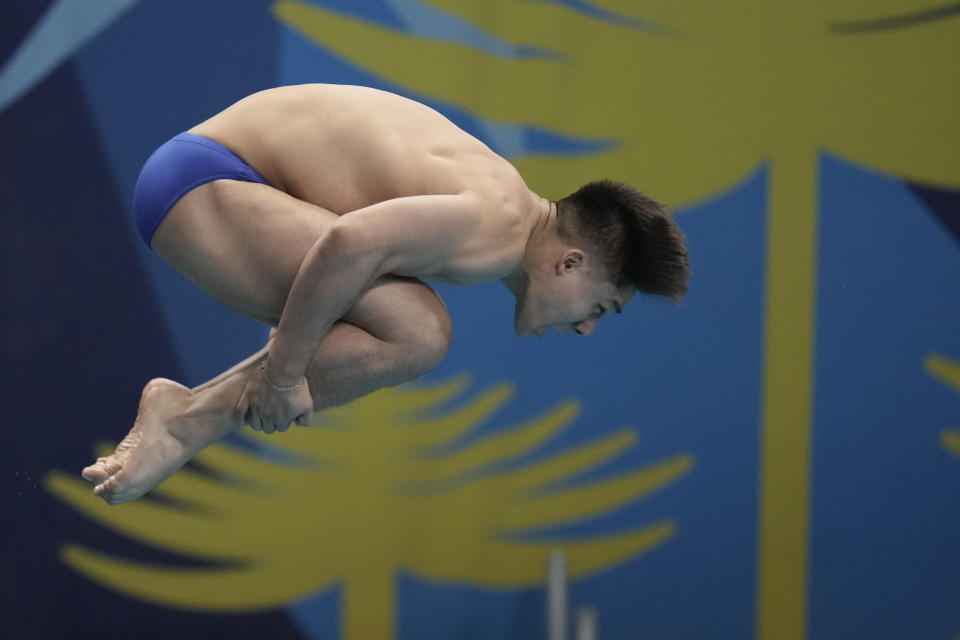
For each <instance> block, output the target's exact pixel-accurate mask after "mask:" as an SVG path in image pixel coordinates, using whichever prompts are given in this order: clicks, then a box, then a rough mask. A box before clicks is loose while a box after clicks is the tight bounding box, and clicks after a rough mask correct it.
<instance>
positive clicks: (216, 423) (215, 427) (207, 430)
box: [83, 378, 233, 504]
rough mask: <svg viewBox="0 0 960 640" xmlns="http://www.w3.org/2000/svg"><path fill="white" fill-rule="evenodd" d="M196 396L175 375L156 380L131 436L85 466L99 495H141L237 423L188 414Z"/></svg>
mask: <svg viewBox="0 0 960 640" xmlns="http://www.w3.org/2000/svg"><path fill="white" fill-rule="evenodd" d="M192 397H193V396H192V395H191V393H190V390H189V389H188V388H186V387H184V386H183V385H181V384H177V383H176V382H173V381H172V380H165V379H163V378H156V379H154V380H151V381H150V382H149V383H148V384H147V386H146V387H145V388H144V390H143V395H142V396H141V398H140V409H139V411H138V412H137V419H136V421H135V422H134V425H133V428H132V429H131V430H130V433H129V434H127V437H126V438H124V439H123V441H122V442H121V443H120V444H119V445H118V446H117V450H116V451H115V452H114V453H113V455H111V456H108V457H106V458H99V459H98V460H97V461H96V462H95V463H94V464H92V465H90V466H89V467H87V468H86V469H84V470H83V477H84V478H85V479H86V480H89V481H90V482H93V483H94V484H96V486H95V487H94V489H93V493H94V495H96V496H97V497H100V498H103V499H104V500H106V501H107V502H109V503H110V504H120V503H122V502H130V501H131V500H136V499H137V498H139V497H140V496H142V495H143V494H145V493H147V492H148V491H150V490H151V489H153V488H154V487H155V486H157V485H158V484H160V483H161V482H163V481H164V480H166V479H167V478H169V477H170V476H171V475H173V474H174V473H175V472H176V471H177V470H178V469H179V468H180V467H182V466H183V465H184V464H185V463H186V462H187V461H188V460H189V459H190V458H192V457H193V456H194V455H196V454H197V452H199V451H200V450H201V449H203V448H204V447H205V446H207V445H208V444H210V443H211V442H213V441H214V440H217V439H219V438H221V437H223V436H224V435H225V434H226V433H227V432H228V431H229V430H230V428H231V427H232V426H233V425H229V424H227V425H225V424H224V423H223V420H211V419H210V418H211V417H212V416H209V415H208V416H206V418H207V419H199V418H187V417H185V416H184V413H183V412H184V411H185V410H186V409H187V407H188V406H189V405H190V403H191V399H192Z"/></svg>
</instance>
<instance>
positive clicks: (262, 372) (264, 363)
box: [260, 360, 307, 393]
mask: <svg viewBox="0 0 960 640" xmlns="http://www.w3.org/2000/svg"><path fill="white" fill-rule="evenodd" d="M260 375H262V376H263V379H264V380H266V382H267V384H268V385H269V386H270V388H271V389H273V390H274V391H282V392H284V393H287V392H289V391H296V390H297V389H299V388H300V387H301V386H303V381H304V380H306V379H307V378H306V376H304V377H303V378H301V379H300V382H298V383H297V384H295V385H293V386H292V387H279V386H277V385H275V384H273V382H272V381H271V380H270V377H269V376H267V361H266V360H261V361H260Z"/></svg>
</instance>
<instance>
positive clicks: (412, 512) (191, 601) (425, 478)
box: [45, 378, 694, 637]
mask: <svg viewBox="0 0 960 640" xmlns="http://www.w3.org/2000/svg"><path fill="white" fill-rule="evenodd" d="M465 384H466V381H465V379H464V378H460V379H457V380H455V381H453V382H447V383H443V384H439V385H435V386H429V387H422V388H400V389H383V390H380V391H378V392H376V393H373V394H371V395H369V396H367V397H365V398H362V399H360V400H357V401H355V402H353V403H352V404H350V405H348V406H345V407H341V408H337V409H334V410H331V411H329V412H327V413H325V414H324V415H322V416H315V417H314V422H315V423H316V424H317V425H318V426H314V427H310V428H302V429H291V430H290V431H288V432H286V433H285V434H283V435H280V436H277V435H274V436H266V435H264V434H262V433H255V432H252V431H249V432H245V433H244V434H243V436H242V437H243V438H245V439H247V440H248V441H249V443H250V444H251V445H255V446H264V447H269V448H270V449H272V450H273V451H274V452H275V453H276V452H281V453H283V452H288V453H290V454H291V455H292V456H295V458H293V459H294V460H295V462H294V463H281V462H276V461H274V459H272V458H271V459H269V460H268V459H267V458H265V457H262V456H259V455H257V454H255V453H253V451H254V450H255V449H253V448H251V449H250V450H247V449H240V448H238V447H236V446H231V445H228V444H224V443H221V444H215V445H213V446H211V447H208V448H207V449H205V450H204V451H202V452H201V453H200V454H199V455H198V456H197V458H196V459H195V462H196V464H197V466H196V467H194V468H191V467H187V468H185V469H183V470H181V471H180V472H178V473H177V474H175V475H174V476H172V477H171V478H169V479H168V480H167V481H165V482H164V483H163V484H161V485H160V486H159V487H158V488H157V489H155V490H154V492H153V494H152V495H155V496H157V497H160V498H164V499H163V500H149V499H147V500H140V501H137V502H133V503H130V504H126V505H122V506H120V507H110V506H108V505H107V504H106V503H103V502H101V501H99V500H96V499H93V498H91V497H90V493H89V487H87V486H86V485H84V484H83V483H81V482H80V481H78V480H76V479H74V478H72V477H70V476H67V475H66V474H63V473H61V472H57V471H54V472H51V473H50V474H48V476H47V477H46V478H45V485H46V488H47V490H48V491H50V492H51V493H52V494H54V495H56V496H57V497H58V498H60V499H61V500H62V501H64V502H65V503H67V504H69V505H71V506H72V507H73V508H74V509H76V510H78V511H80V512H81V513H84V514H85V515H87V516H88V517H90V518H91V519H94V520H96V521H98V522H99V523H100V524H102V525H103V526H105V527H107V528H109V529H111V530H113V531H115V532H117V533H119V534H122V535H125V536H129V537H131V538H134V539H137V540H140V541H143V542H144V543H148V544H150V545H153V546H156V547H158V548H161V549H164V550H166V551H170V552H174V553H177V554H181V555H183V556H186V557H189V558H190V559H193V560H195V561H197V562H201V563H202V562H206V563H208V564H210V565H211V566H207V567H204V566H201V567H197V566H189V567H181V566H171V565H156V564H149V563H144V562H140V561H132V560H127V559H124V558H118V557H114V556H111V555H109V554H105V553H101V552H99V551H96V550H93V549H88V548H85V547H81V546H77V545H67V546H65V547H64V548H63V549H62V553H61V555H62V559H63V561H64V562H65V563H67V564H68V565H69V566H71V567H73V568H74V569H75V570H77V571H78V572H80V573H82V574H83V575H85V576H87V577H89V578H90V579H92V580H95V581H97V582H99V583H101V584H104V585H106V586H108V587H110V588H111V589H114V590H117V591H120V592H122V593H125V594H127V595H130V596H133V597H137V598H142V599H144V600H149V601H151V602H157V603H162V604H165V605H168V606H174V607H182V608H189V609H199V610H208V611H249V610H256V609H264V608H272V607H279V606H283V605H284V604H286V603H289V602H291V601H292V600H295V599H298V598H302V597H304V596H307V595H309V594H312V593H316V592H318V591H320V590H322V589H324V588H328V587H329V586H332V585H335V584H339V585H342V586H343V587H344V589H345V593H346V596H345V598H344V600H345V603H346V604H345V606H346V609H347V611H346V612H345V615H346V617H347V626H348V627H350V628H351V629H353V631H351V632H348V633H347V635H346V637H376V635H377V633H380V632H374V631H372V630H371V629H370V627H367V626H364V625H367V622H364V621H363V620H361V618H362V617H363V616H360V615H359V614H356V615H354V614H353V613H351V612H353V611H365V612H367V617H369V612H371V611H383V612H390V611H392V607H393V603H392V602H370V601H364V600H365V599H370V598H375V599H376V598H379V599H383V598H391V597H392V595H391V593H392V591H391V588H390V587H389V585H387V586H384V585H383V584H381V583H382V582H384V581H386V582H387V583H391V581H392V579H393V577H392V576H393V575H394V573H395V572H396V571H397V570H399V569H405V570H407V571H411V572H415V573H416V574H418V575H420V576H422V577H423V578H424V579H427V580H443V581H458V582H461V583H472V584H477V585H484V586H487V587H494V588H518V587H523V586H530V585H534V584H537V583H539V582H540V581H542V580H543V579H544V577H545V572H546V564H547V558H548V556H549V554H550V551H551V549H553V548H555V547H556V546H558V545H561V546H563V547H564V548H565V550H566V552H567V555H568V557H569V566H570V569H571V573H572V574H573V575H574V576H583V575H588V574H591V573H596V572H599V571H603V570H604V569H607V568H609V567H611V566H614V565H617V564H620V563H623V562H625V561H626V560H628V559H630V558H632V557H635V556H637V555H639V554H642V553H643V552H645V551H648V550H650V549H652V548H654V547H656V546H658V545H661V544H663V543H665V542H666V541H667V540H669V539H670V538H671V537H672V536H673V535H674V533H675V531H676V523H674V522H673V521H672V520H670V519H663V520H661V521H658V522H654V523H652V524H648V525H646V526H643V527H640V528H638V529H635V530H630V531H614V532H605V533H601V534H599V535H598V534H593V535H591V536H590V537H589V538H586V539H582V538H576V537H570V536H569V535H567V536H560V535H559V534H550V533H549V530H550V528H551V527H559V526H567V525H573V524H577V523H584V522H589V521H590V520H591V519H593V518H596V517H598V516H600V515H602V514H604V513H609V512H611V511H614V510H616V509H619V508H622V507H624V506H626V505H629V504H631V503H633V502H636V501H638V500H641V499H643V498H644V497H645V496H648V495H651V494H653V493H655V492H657V491H660V490H662V489H664V488H665V487H667V486H669V485H670V484H671V483H673V482H676V481H677V480H679V479H680V478H682V477H683V476H684V475H686V474H688V473H689V472H690V471H691V469H692V468H693V466H694V460H693V457H692V456H691V455H689V454H678V455H675V456H673V457H671V458H668V459H665V460H660V461H658V462H655V463H653V464H650V465H649V466H646V467H643V468H639V469H633V470H629V471H626V472H621V473H618V474H615V475H610V474H608V475H606V476H600V477H599V479H592V480H590V481H589V482H584V481H583V480H582V479H581V478H582V476H583V475H584V474H585V473H587V472H589V471H593V470H596V471H601V469H600V467H601V465H603V464H604V463H606V462H608V461H610V460H611V459H613V458H614V457H615V456H618V455H620V454H623V453H624V452H626V451H627V450H628V449H630V448H631V447H632V446H633V445H635V444H636V442H637V436H636V432H635V430H634V429H632V428H623V429H620V430H617V431H614V432H612V433H608V434H606V435H604V436H602V437H599V438H597V439H595V440H594V441H592V442H588V443H586V444H583V445H581V446H578V447H575V448H568V449H564V450H561V451H558V452H553V453H551V454H550V455H543V454H540V455H537V453H538V451H541V450H542V449H543V447H544V445H546V444H547V443H548V442H549V441H550V440H551V439H553V438H554V437H555V436H556V435H557V433H558V432H559V431H560V430H562V429H564V428H566V427H567V426H569V425H570V424H571V422H572V421H573V420H575V419H576V417H577V415H578V414H579V412H580V407H579V405H578V403H577V402H574V401H567V402H561V403H560V404H558V405H557V406H556V407H553V408H551V409H549V410H547V411H545V412H544V413H543V414H542V415H539V416H537V417H534V418H532V419H530V420H528V421H526V422H524V423H522V424H518V425H513V426H497V425H493V424H490V425H488V426H489V428H487V429H484V430H482V431H480V432H478V433H474V432H475V431H476V430H477V429H478V428H479V427H480V426H481V425H483V424H484V423H490V422H491V421H492V420H493V418H494V414H495V413H496V411H497V410H498V409H500V408H501V407H502V406H503V405H504V404H505V403H506V402H507V401H508V399H509V398H510V396H511V394H512V386H511V385H508V384H497V385H493V386H492V387H490V388H488V389H485V390H483V391H481V392H480V393H478V394H476V395H475V396H473V397H470V398H467V399H466V400H465V401H463V402H461V403H459V405H455V404H453V403H452V400H453V399H454V398H455V397H456V395H457V393H458V392H460V391H462V390H463V389H464V387H465ZM98 447H100V448H104V447H102V445H98ZM281 458H283V456H281ZM201 471H202V472H201ZM578 479H580V480H579V481H578ZM378 585H379V586H378ZM376 594H379V595H376ZM384 615H388V614H384ZM381 622H382V621H381ZM378 624H379V623H378ZM381 627H383V624H380V625H379V626H378V627H377V628H378V629H380V628H381ZM388 627H389V625H387V628H388ZM361 629H366V631H361ZM368 633H372V634H373V635H372V636H371V635H364V634H368Z"/></svg>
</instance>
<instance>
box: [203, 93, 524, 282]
mask: <svg viewBox="0 0 960 640" xmlns="http://www.w3.org/2000/svg"><path fill="white" fill-rule="evenodd" d="M190 131H191V132H192V133H195V134H198V135H202V136H206V137H208V138H211V139H213V140H216V141H217V142H220V143H221V144H223V145H224V146H226V147H228V148H229V149H231V150H232V151H234V152H235V153H236V154H237V155H239V156H240V157H241V158H243V159H244V160H245V161H246V162H247V163H248V164H249V165H250V166H251V167H253V168H254V169H255V170H257V171H258V172H259V173H260V174H261V175H263V176H264V178H266V179H267V181H268V182H269V183H270V184H271V185H272V186H274V187H276V188H278V189H281V190H283V191H285V192H287V193H288V194H290V195H292V196H294V197H296V198H299V199H301V200H305V201H307V202H310V203H312V204H315V205H318V206H320V207H323V208H325V209H327V210H329V211H332V212H333V213H336V214H338V215H342V214H344V213H347V212H349V211H353V210H356V209H361V208H363V207H366V206H369V205H372V204H375V203H378V202H382V201H385V200H390V199H393V198H401V197H406V196H416V195H433V194H436V195H441V194H471V195H472V196H477V197H479V199H480V200H481V201H482V202H483V203H484V206H483V216H484V218H485V219H489V227H490V229H491V230H496V229H499V228H500V227H503V229H502V233H506V234H507V235H511V234H513V235H516V234H517V233H528V232H529V228H530V226H529V225H527V224H519V225H518V224H517V220H516V217H517V216H518V215H519V216H520V217H521V218H532V217H535V216H536V215H537V211H538V209H539V208H540V207H541V206H542V203H543V201H542V199H541V198H539V197H538V196H536V194H534V193H533V192H531V191H530V190H529V189H528V188H527V187H526V185H525V184H524V182H523V180H522V179H521V177H520V175H519V174H518V173H517V171H516V170H515V169H514V167H513V166H512V165H511V164H510V163H509V162H507V161H506V160H504V159H503V158H501V157H500V156H498V155H497V154H495V153H494V152H493V151H491V150H490V149H489V148H488V147H486V146H485V145H484V144H483V143H481V142H480V141H479V140H477V139H476V138H474V137H472V136H470V135H469V134H467V133H466V132H464V131H463V130H461V129H460V128H458V127H457V126H456V125H454V124H453V123H452V122H450V121H449V120H447V119H446V118H445V117H443V116H442V115H441V114H440V113H438V112H436V111H434V110H433V109H431V108H429V107H427V106H425V105H422V104H420V103H417V102H414V101H412V100H408V99H406V98H403V97H401V96H397V95H394V94H391V93H387V92H383V91H378V90H376V89H370V88H366V87H354V86H343V85H323V84H315V85H300V86H295V87H281V88H277V89H270V90H267V91H263V92H260V93H256V94H253V95H252V96H249V97H247V98H245V99H243V100H241V101H240V102H238V103H236V104H235V105H233V106H231V107H229V108H228V109H226V110H225V111H223V112H221V113H219V114H217V115H216V116H214V117H212V118H210V119H209V120H207V121H205V122H203V123H201V124H199V125H197V126H196V127H194V128H193V129H191V130H190ZM501 216H503V220H502V221H501V220H499V218H500V217H501ZM501 223H502V224H501ZM485 226H486V225H485ZM492 235H494V236H495V235H498V233H497V232H494V233H493V234H492ZM491 241H492V242H495V243H497V244H499V245H500V246H501V247H502V246H504V242H505V241H506V242H508V243H510V244H513V242H514V241H516V242H517V246H518V248H519V250H520V251H521V253H522V246H523V244H524V241H525V238H516V239H514V238H491ZM520 257H521V256H520V255H518V256H517V260H519V259H520ZM508 262H509V260H508ZM490 268H491V269H493V270H494V271H496V270H502V267H499V266H496V267H495V266H494V265H490ZM481 270H482V269H481ZM476 275H477V279H478V280H486V279H491V278H489V277H488V276H490V275H491V274H487V273H478V274H476ZM492 275H497V274H492ZM457 279H460V278H457ZM465 284H469V283H465Z"/></svg>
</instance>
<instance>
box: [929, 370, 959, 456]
mask: <svg viewBox="0 0 960 640" xmlns="http://www.w3.org/2000/svg"><path fill="white" fill-rule="evenodd" d="M926 369H927V373H929V374H930V375H931V376H933V377H934V378H936V379H937V380H939V381H940V382H942V383H943V384H945V385H947V386H948V387H950V388H951V389H953V390H954V391H956V392H957V393H958V394H960V362H958V361H957V360H952V359H950V358H947V357H944V356H941V355H931V356H929V357H928V358H927V360H926ZM940 444H941V445H942V446H943V448H944V449H945V450H946V451H948V452H950V453H952V454H953V455H955V456H957V457H958V458H960V429H956V428H948V429H944V430H943V432H942V433H941V434H940Z"/></svg>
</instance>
